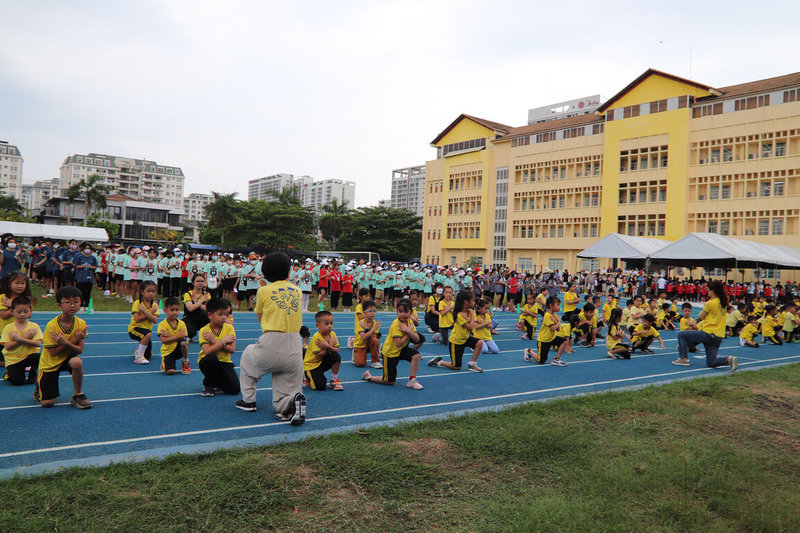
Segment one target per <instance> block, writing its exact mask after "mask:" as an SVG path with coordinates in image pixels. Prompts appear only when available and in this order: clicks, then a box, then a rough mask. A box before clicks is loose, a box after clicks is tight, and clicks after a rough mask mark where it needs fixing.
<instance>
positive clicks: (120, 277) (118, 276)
mask: <svg viewBox="0 0 800 533" xmlns="http://www.w3.org/2000/svg"><path fill="white" fill-rule="evenodd" d="M124 279H125V276H123V275H122V274H114V281H116V282H117V283H121V282H122V281H123V280H124Z"/></svg>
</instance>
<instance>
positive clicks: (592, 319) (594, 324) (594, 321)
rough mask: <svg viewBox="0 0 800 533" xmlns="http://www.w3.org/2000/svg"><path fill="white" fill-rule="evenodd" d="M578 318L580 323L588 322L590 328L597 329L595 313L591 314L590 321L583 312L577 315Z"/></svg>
mask: <svg viewBox="0 0 800 533" xmlns="http://www.w3.org/2000/svg"><path fill="white" fill-rule="evenodd" d="M578 318H580V320H581V322H583V321H584V320H590V321H591V323H592V327H593V328H595V329H597V313H595V314H593V315H592V318H591V319H587V318H586V314H585V313H584V312H583V311H581V312H580V313H578Z"/></svg>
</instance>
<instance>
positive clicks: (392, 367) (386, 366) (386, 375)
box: [381, 346, 419, 383]
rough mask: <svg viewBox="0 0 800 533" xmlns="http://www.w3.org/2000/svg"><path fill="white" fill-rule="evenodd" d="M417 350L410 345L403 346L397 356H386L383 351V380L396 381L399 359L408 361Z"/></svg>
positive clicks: (386, 381) (385, 381) (387, 381)
mask: <svg viewBox="0 0 800 533" xmlns="http://www.w3.org/2000/svg"><path fill="white" fill-rule="evenodd" d="M418 353H419V352H418V351H416V350H415V349H414V348H412V347H410V346H405V347H404V348H403V349H401V350H400V355H398V356H397V357H386V356H385V355H384V354H383V352H381V356H382V357H383V382H384V383H394V382H395V381H397V364H398V363H399V362H400V361H408V362H409V363H410V362H411V360H412V359H413V358H414V356H415V355H417V354H418Z"/></svg>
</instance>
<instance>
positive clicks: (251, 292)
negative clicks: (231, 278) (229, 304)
mask: <svg viewBox="0 0 800 533" xmlns="http://www.w3.org/2000/svg"><path fill="white" fill-rule="evenodd" d="M257 292H258V289H247V297H248V298H255V297H256V293H257Z"/></svg>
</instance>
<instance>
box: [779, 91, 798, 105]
mask: <svg viewBox="0 0 800 533" xmlns="http://www.w3.org/2000/svg"><path fill="white" fill-rule="evenodd" d="M798 100H800V89H792V90H790V91H783V103H784V104H788V103H789V102H797V101H798Z"/></svg>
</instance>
